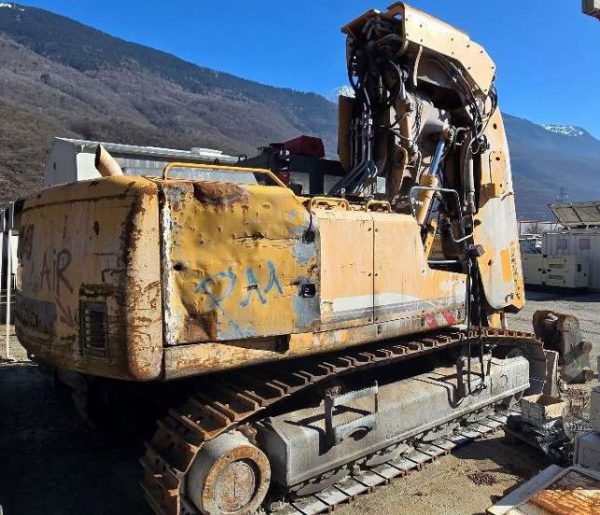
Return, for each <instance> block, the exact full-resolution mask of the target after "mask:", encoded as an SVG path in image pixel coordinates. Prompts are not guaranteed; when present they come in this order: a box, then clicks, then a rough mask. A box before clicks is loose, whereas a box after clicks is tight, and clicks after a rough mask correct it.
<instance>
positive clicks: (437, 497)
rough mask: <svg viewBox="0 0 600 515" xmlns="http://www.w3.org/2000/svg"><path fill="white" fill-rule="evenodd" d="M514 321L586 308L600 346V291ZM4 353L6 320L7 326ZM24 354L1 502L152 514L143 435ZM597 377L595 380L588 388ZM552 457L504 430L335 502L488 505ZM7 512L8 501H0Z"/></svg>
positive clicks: (521, 323)
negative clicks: (85, 410) (96, 408)
mask: <svg viewBox="0 0 600 515" xmlns="http://www.w3.org/2000/svg"><path fill="white" fill-rule="evenodd" d="M528 298H529V302H528V305H527V307H526V308H525V309H524V310H523V311H522V312H521V313H519V314H518V315H514V316H512V317H511V328H514V329H521V330H531V322H530V321H531V317H532V315H533V312H534V311H535V310H537V309H555V310H557V311H563V312H568V313H572V314H575V315H577V316H578V317H579V318H580V320H581V322H582V325H583V329H584V331H585V334H586V336H587V339H588V340H590V341H591V342H592V343H593V344H594V350H593V351H592V352H593V355H592V359H593V363H594V364H595V360H596V355H598V353H599V352H600V337H599V335H600V295H598V294H590V295H584V296H576V297H564V296H557V295H550V294H542V293H529V294H528ZM0 335H2V336H0V356H1V357H4V336H3V335H4V327H3V326H0ZM11 353H12V355H13V358H15V359H16V361H14V362H11V363H7V362H5V361H4V362H0V506H2V508H3V510H4V514H5V515H29V514H32V513H44V514H47V515H54V514H56V515H64V514H80V513H81V514H83V513H85V514H103V515H104V514H108V513H110V514H113V513H114V514H131V515H150V510H149V509H148V508H147V507H146V505H145V503H144V501H143V499H142V496H141V493H140V489H139V487H138V485H137V483H138V480H139V473H140V472H139V471H140V469H139V466H138V462H137V460H138V457H139V456H140V455H141V453H142V450H143V447H142V438H140V437H139V435H138V436H132V437H123V436H122V435H121V434H111V433H107V432H98V431H89V430H88V429H86V428H85V427H84V426H83V425H82V423H81V422H80V419H79V417H78V416H77V414H76V413H75V411H74V409H73V408H72V406H71V404H70V402H68V400H67V399H64V398H61V397H60V396H59V395H57V394H56V392H55V391H54V390H53V388H52V386H51V383H50V380H49V379H48V378H47V377H45V376H44V375H42V374H41V373H40V372H39V370H38V367H37V366H36V365H34V364H33V363H31V362H30V361H28V360H27V357H26V355H25V352H24V351H23V349H22V347H20V346H19V345H18V344H17V343H16V342H15V340H13V344H12V345H11ZM595 384H597V380H596V379H594V380H593V381H592V383H591V384H589V385H588V388H590V387H592V386H594V385H595ZM546 465H547V463H546V461H545V460H544V458H543V457H542V456H541V455H538V454H537V453H536V452H535V451H534V450H533V449H531V448H529V447H527V446H525V445H520V444H508V443H507V442H506V441H505V440H504V438H503V434H502V432H497V433H495V434H494V435H492V436H489V437H488V438H486V439H483V440H481V441H479V442H475V443H473V444H471V445H468V446H466V447H464V448H462V449H459V450H457V451H455V452H454V453H452V454H451V455H449V456H446V457H444V458H441V459H440V460H439V461H438V462H436V463H433V464H431V465H429V466H427V467H426V468H425V469H424V470H422V471H420V472H415V473H412V474H410V475H409V476H407V477H405V478H401V479H397V480H395V481H394V482H392V483H391V484H390V485H388V486H386V487H384V488H380V489H378V490H376V491H375V492H374V493H372V494H371V495H368V496H365V497H362V498H359V499H357V500H356V501H354V502H353V503H352V504H350V505H345V506H341V507H339V508H338V510H336V512H337V513H340V514H341V515H365V514H370V513H373V514H377V515H386V514H390V515H391V514H394V515H396V514H407V515H408V514H410V515H419V514H423V515H425V514H427V515H436V514H440V515H441V514H444V515H454V514H476V513H484V512H485V510H486V508H487V507H489V506H490V505H491V504H492V503H493V502H494V501H495V500H496V499H497V498H499V497H501V496H502V495H503V494H504V493H505V492H506V491H507V490H509V489H512V488H514V486H515V485H516V484H518V483H520V482H521V481H522V480H523V479H526V478H529V477H531V476H532V475H533V474H535V473H536V472H538V471H539V470H541V469H543V468H544V467H545V466H546ZM0 513H1V510H0Z"/></svg>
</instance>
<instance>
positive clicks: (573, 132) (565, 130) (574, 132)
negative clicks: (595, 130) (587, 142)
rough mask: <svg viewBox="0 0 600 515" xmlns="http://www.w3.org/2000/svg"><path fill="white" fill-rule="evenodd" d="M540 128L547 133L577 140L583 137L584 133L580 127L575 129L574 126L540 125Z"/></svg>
mask: <svg viewBox="0 0 600 515" xmlns="http://www.w3.org/2000/svg"><path fill="white" fill-rule="evenodd" d="M542 127H544V129H546V130H547V131H550V132H554V133H556V134H562V135H563V136H571V137H574V138H577V137H580V136H583V135H585V131H584V130H583V129H582V128H581V127H576V126H575V125H559V124H546V125H542Z"/></svg>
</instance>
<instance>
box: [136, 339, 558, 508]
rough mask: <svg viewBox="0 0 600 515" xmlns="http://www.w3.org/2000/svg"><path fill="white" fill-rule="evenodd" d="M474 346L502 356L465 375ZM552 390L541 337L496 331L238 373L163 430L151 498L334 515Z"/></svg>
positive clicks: (149, 480)
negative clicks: (518, 403) (467, 353)
mask: <svg viewBox="0 0 600 515" xmlns="http://www.w3.org/2000/svg"><path fill="white" fill-rule="evenodd" d="M471 345H473V346H475V345H484V346H485V347H486V349H493V350H491V351H489V352H488V353H487V354H486V355H485V356H484V359H483V360H482V362H481V364H482V366H479V367H477V366H475V367H473V368H472V369H471V373H469V374H468V375H464V374H463V372H464V365H465V363H463V361H464V357H463V356H464V353H463V352H462V351H463V350H464V348H465V347H467V346H471ZM545 377H546V358H545V355H544V351H543V348H542V343H541V342H540V341H539V340H537V339H536V338H535V336H533V335H531V334H528V333H519V332H515V331H500V330H491V329H488V328H485V329H484V328H475V329H472V330H470V331H442V332H438V333H430V334H427V336H425V337H423V338H420V339H412V338H405V339H401V340H397V341H394V342H383V343H382V344H380V345H371V346H366V347H363V348H361V349H356V350H354V351H348V352H343V353H336V354H331V355H323V356H319V357H315V358H312V359H307V360H303V362H302V363H297V362H292V363H289V364H286V365H285V366H283V367H282V366H277V367H273V366H268V365H267V366H262V367H258V368H256V369H250V370H244V371H240V372H238V373H236V374H235V375H232V376H230V377H229V378H221V379H220V380H219V383H218V384H217V385H215V384H210V383H207V385H206V387H205V388H203V387H202V386H199V388H198V391H197V393H195V394H194V395H192V396H191V397H190V399H189V400H188V402H186V403H185V404H184V405H183V406H181V407H179V408H177V409H173V410H171V411H170V414H169V416H168V417H166V418H164V419H162V420H160V421H159V429H158V430H157V432H156V433H155V435H154V437H153V438H152V440H150V442H148V444H147V450H146V453H145V456H144V457H143V458H142V460H141V463H142V465H143V467H144V479H143V481H142V487H143V490H144V492H145V494H146V498H147V499H148V501H149V503H150V505H151V506H152V507H153V509H154V511H155V512H156V513H164V514H180V513H186V514H187V513H202V512H204V513H253V512H254V511H256V510H258V509H259V508H260V509H262V510H265V511H268V512H276V513H280V512H281V513H286V514H287V513H290V514H292V513H293V514H300V513H301V514H307V513H311V514H312V513H320V512H322V511H329V510H330V509H331V508H332V507H333V506H334V505H335V504H338V503H340V502H346V501H348V500H350V499H352V498H353V497H355V496H356V495H359V494H362V493H366V492H367V491H370V489H371V488H373V487H374V486H377V485H379V484H382V483H384V482H387V481H389V480H390V479H392V478H394V477H397V476H400V475H403V474H405V473H406V472H407V471H409V470H411V469H418V468H420V467H421V466H422V464H423V463H426V462H428V461H431V460H433V459H435V458H437V457H438V456H441V455H443V454H445V453H447V452H449V451H450V450H451V449H453V448H454V447H456V446H458V445H462V444H464V443H468V442H470V441H472V440H474V439H476V438H478V437H479V436H481V435H483V434H486V433H488V432H490V431H494V430H496V429H498V428H499V427H500V426H501V425H502V424H503V423H504V422H505V420H506V413H507V412H508V411H507V410H510V408H511V406H513V405H514V401H515V400H518V399H519V398H520V397H521V396H522V395H523V394H525V393H527V394H535V393H539V392H541V391H542V389H543V385H544V382H545ZM342 391H343V392H344V393H341V392H342ZM432 413H435V416H432ZM399 414H401V415H400V416H399Z"/></svg>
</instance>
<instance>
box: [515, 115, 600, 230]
mask: <svg viewBox="0 0 600 515" xmlns="http://www.w3.org/2000/svg"><path fill="white" fill-rule="evenodd" d="M505 124H506V132H507V134H508V143H509V146H510V155H511V161H512V169H513V180H514V185H515V192H516V202H517V213H518V215H519V217H520V218H527V219H537V220H553V219H554V218H553V216H552V215H551V213H550V211H549V210H548V208H547V205H548V204H549V203H551V202H555V201H556V199H557V196H558V195H559V194H560V193H561V192H563V193H565V194H566V195H567V197H568V200H569V201H577V200H597V199H600V141H598V140H597V139H595V138H594V137H593V136H592V135H590V134H589V133H588V132H587V131H584V130H581V132H582V133H581V134H579V135H577V136H574V135H572V134H565V133H564V132H556V131H550V130H548V129H547V128H545V127H543V126H541V125H537V124H535V123H532V122H529V121H527V120H523V119H522V118H516V117H514V116H510V115H505Z"/></svg>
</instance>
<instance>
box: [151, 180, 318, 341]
mask: <svg viewBox="0 0 600 515" xmlns="http://www.w3.org/2000/svg"><path fill="white" fill-rule="evenodd" d="M162 188H163V191H164V194H165V199H166V200H165V205H164V206H163V209H162V215H161V223H162V227H163V235H164V238H163V250H162V253H163V263H162V266H163V278H164V281H165V284H164V296H165V333H166V335H167V343H168V344H169V345H174V344H181V343H191V342H203V341H226V340H241V339H246V338H253V337H267V336H273V335H285V334H290V333H296V332H302V331H307V330H310V329H314V328H316V324H318V309H319V305H318V298H317V292H318V267H317V257H316V254H317V243H316V241H315V238H314V236H313V237H312V238H311V236H310V235H311V234H312V235H314V231H312V229H311V223H312V222H311V217H310V213H309V212H308V210H307V209H306V208H305V207H304V206H303V204H302V203H301V202H300V200H299V199H298V198H297V197H295V196H294V194H293V193H292V192H291V190H289V189H287V188H282V187H272V186H260V185H242V184H240V185H238V184H233V183H220V182H206V181H202V182H192V181H177V180H171V181H166V182H163V183H162ZM307 234H309V236H307Z"/></svg>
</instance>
